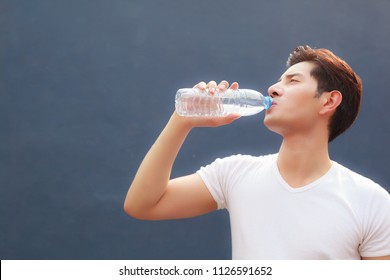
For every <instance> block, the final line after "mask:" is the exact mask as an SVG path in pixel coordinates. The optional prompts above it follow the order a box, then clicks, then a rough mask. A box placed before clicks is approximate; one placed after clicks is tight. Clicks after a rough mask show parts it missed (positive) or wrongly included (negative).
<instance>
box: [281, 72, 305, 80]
mask: <svg viewBox="0 0 390 280" xmlns="http://www.w3.org/2000/svg"><path fill="white" fill-rule="evenodd" d="M295 76H298V77H303V74H301V73H291V74H288V75H285V76H284V78H287V79H291V78H292V77H295ZM282 78H283V76H282V77H280V78H279V79H278V82H280V81H281V80H282Z"/></svg>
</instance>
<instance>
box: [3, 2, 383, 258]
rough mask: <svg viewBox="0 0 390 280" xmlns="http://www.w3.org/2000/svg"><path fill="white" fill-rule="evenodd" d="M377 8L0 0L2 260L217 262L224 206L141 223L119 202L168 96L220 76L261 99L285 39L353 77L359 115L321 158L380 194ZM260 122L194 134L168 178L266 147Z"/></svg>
mask: <svg viewBox="0 0 390 280" xmlns="http://www.w3.org/2000/svg"><path fill="white" fill-rule="evenodd" d="M389 11H390V1H389V0H375V1H366V0H343V1H340V0H326V1H325V0H324V1H311V0H289V1H287V0H286V1H282V0H268V1H266V0H263V1H254V0H252V1H250V0H245V1H242V0H241V1H232V0H229V1H222V0H219V1H206V0H204V1H193V0H191V1H190V0H175V1H172V0H171V1H157V0H156V1H151V0H142V1H141V0H139V1H129V0H90V1H88V0H67V1H60V0H36V1H31V0H0V71H1V72H0V130H1V134H0V137H1V138H0V139H1V140H0V188H1V189H0V193H1V195H0V211H1V215H0V228H1V229H0V234H1V235H0V257H1V259H229V258H230V257H231V253H230V250H231V247H230V232H229V223H228V214H227V212H225V211H218V212H215V213H212V214H209V215H206V216H202V217H198V218H194V219H188V220H177V221H160V222H145V221H137V220H134V219H132V218H130V217H127V216H126V215H125V214H124V212H123V210H122V205H123V200H124V197H125V194H126V192H127V189H128V186H129V184H130V182H131V180H132V178H133V177H134V175H135V172H136V170H137V167H138V165H139V163H140V162H141V160H142V159H143V156H144V155H145V153H146V152H147V150H148V149H149V147H150V146H151V144H152V143H153V142H154V140H155V138H156V137H157V136H158V134H159V133H160V131H161V130H162V128H163V127H164V125H165V123H166V121H167V120H168V118H169V117H170V115H171V113H172V112H173V110H174V94H175V92H176V90H177V89H178V88H182V87H188V86H192V85H194V84H195V83H197V82H198V81H201V80H204V81H208V80H210V79H214V80H217V81H219V80H221V79H226V80H229V81H238V82H240V84H241V87H244V88H255V89H258V90H260V91H262V92H266V90H267V88H268V86H269V85H271V84H272V83H274V82H275V81H276V80H277V79H278V78H279V76H280V75H281V74H282V73H283V72H284V70H285V68H284V67H285V61H286V59H287V56H288V54H289V53H290V52H291V50H292V49H293V48H294V47H295V46H296V45H299V44H309V45H311V46H313V47H325V48H329V49H331V50H332V51H334V52H335V53H336V54H337V55H339V56H341V57H342V58H344V59H345V60H346V61H348V62H349V63H350V65H351V66H352V67H353V68H354V70H355V71H356V72H357V73H358V74H359V75H360V76H361V77H362V79H363V85H364V97H363V104H362V108H361V113H360V115H359V117H358V119H357V122H356V123H355V125H354V126H353V127H352V128H351V129H350V130H349V131H348V132H346V133H345V134H344V135H342V136H341V137H340V138H338V139H337V140H335V141H334V143H332V144H331V156H332V157H333V159H334V160H336V161H338V162H340V163H342V164H344V165H346V166H348V167H350V168H352V169H353V170H355V171H357V172H360V173H361V174H363V175H365V176H368V177H370V178H372V179H373V180H374V181H376V182H378V183H380V184H381V185H382V186H384V187H385V188H387V189H388V190H389V185H388V183H389V181H390V172H389V169H388V166H389V163H388V159H389V154H390V152H389V149H388V143H389V140H390V134H389V132H390V130H389V125H388V120H389V117H390V113H389V109H388V107H389V103H390V85H389V79H390V75H389V74H390V71H389V66H390V65H389V61H390V54H389V53H390V52H389V50H390V32H389V26H390V17H389ZM262 118H263V114H260V115H257V116H252V117H248V118H241V119H240V120H238V121H237V122H235V123H234V124H232V125H230V126H226V127H221V128H217V129H211V128H206V129H196V130H194V131H193V132H191V134H190V137H189V138H188V140H187V141H186V143H185V144H184V146H183V149H182V150H181V153H180V155H179V157H178V159H177V163H176V164H175V167H174V171H173V174H172V175H173V176H179V175H184V174H187V173H192V172H194V171H196V170H197V169H198V168H199V167H200V166H201V165H204V164H207V163H209V162H211V161H212V160H214V159H215V158H216V157H223V156H227V155H230V154H236V153H250V154H254V155H259V154H263V153H264V154H266V153H273V152H276V151H277V149H278V147H279V145H280V141H281V139H280V137H279V136H278V135H275V134H273V133H271V132H269V131H268V130H267V129H266V128H265V127H264V126H263V124H262ZM265 226H266V225H265Z"/></svg>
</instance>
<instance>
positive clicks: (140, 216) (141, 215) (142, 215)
mask: <svg viewBox="0 0 390 280" xmlns="http://www.w3.org/2000/svg"><path fill="white" fill-rule="evenodd" d="M123 211H124V212H125V213H126V214H127V215H128V216H130V217H132V218H134V219H137V220H152V219H151V218H150V217H148V215H147V214H146V211H143V210H140V209H137V208H136V207H134V206H132V205H131V204H129V203H126V202H125V203H124V205H123Z"/></svg>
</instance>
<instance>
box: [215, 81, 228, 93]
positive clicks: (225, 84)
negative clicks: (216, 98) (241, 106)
mask: <svg viewBox="0 0 390 280" xmlns="http://www.w3.org/2000/svg"><path fill="white" fill-rule="evenodd" d="M227 88H229V83H228V82H227V81H225V80H223V81H221V82H220V83H219V85H218V90H219V91H225V90H226V89H227Z"/></svg>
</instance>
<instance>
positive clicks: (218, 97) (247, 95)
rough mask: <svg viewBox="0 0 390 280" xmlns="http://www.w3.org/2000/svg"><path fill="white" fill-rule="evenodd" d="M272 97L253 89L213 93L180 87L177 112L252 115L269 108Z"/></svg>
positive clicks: (211, 114) (177, 95)
mask: <svg viewBox="0 0 390 280" xmlns="http://www.w3.org/2000/svg"><path fill="white" fill-rule="evenodd" d="M271 105H272V98H271V97H269V96H263V95H262V94H261V93H260V92H258V91H255V90H252V89H237V90H232V89H228V90H226V91H223V92H215V93H214V94H211V93H209V92H208V90H206V91H202V90H200V89H197V88H182V89H179V90H178V91H177V93H176V97H175V107H176V112H177V113H178V114H179V115H180V116H187V117H198V116H226V115H228V114H231V113H236V114H239V115H241V116H250V115H254V114H257V113H260V112H261V111H263V110H264V109H265V110H267V109H269V107H271Z"/></svg>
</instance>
